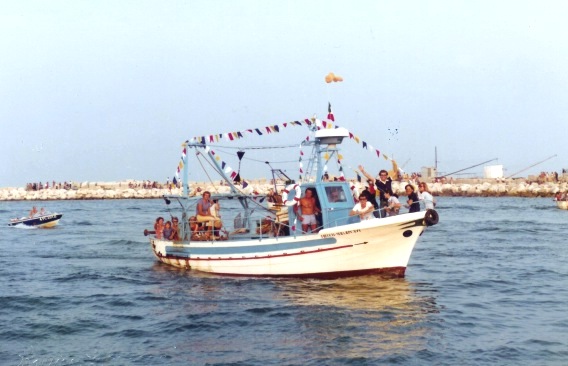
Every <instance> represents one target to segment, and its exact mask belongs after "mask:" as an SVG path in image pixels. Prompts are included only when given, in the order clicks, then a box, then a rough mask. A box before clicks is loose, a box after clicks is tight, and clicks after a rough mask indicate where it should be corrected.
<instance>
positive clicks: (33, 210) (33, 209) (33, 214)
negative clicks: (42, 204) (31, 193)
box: [30, 206, 37, 217]
mask: <svg viewBox="0 0 568 366" xmlns="http://www.w3.org/2000/svg"><path fill="white" fill-rule="evenodd" d="M36 214H37V207H35V206H33V207H32V210H31V211H30V217H34V216H35V215H36Z"/></svg>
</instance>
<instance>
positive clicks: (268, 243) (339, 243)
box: [150, 211, 427, 278]
mask: <svg viewBox="0 0 568 366" xmlns="http://www.w3.org/2000/svg"><path fill="white" fill-rule="evenodd" d="M425 214H426V212H424V211H423V212H417V213H412V214H404V215H399V216H393V217H388V218H382V219H373V220H367V221H363V222H360V223H355V224H349V225H344V226H340V227H335V228H328V229H323V230H321V231H320V232H319V233H317V234H304V235H297V236H283V237H262V238H257V239H247V240H234V241H231V240H229V241H207V242H203V241H197V242H193V241H192V242H172V241H168V240H160V239H156V238H152V239H150V242H151V246H152V250H153V252H154V255H155V256H156V258H157V259H158V260H159V261H161V262H163V263H166V264H169V265H172V266H175V267H179V268H187V269H194V270H197V271H201V272H208V273H214V274H220V275H236V276H279V277H282V276H283V277H325V278H330V277H345V276H354V275H361V274H371V273H382V274H386V275H390V276H394V277H403V276H404V274H405V271H406V267H407V265H408V261H409V259H410V255H411V254H412V250H413V249H414V245H415V244H416V241H417V240H418V238H419V237H420V235H421V234H422V232H423V231H424V229H425V228H426V226H427V225H426V222H425V219H424V217H425Z"/></svg>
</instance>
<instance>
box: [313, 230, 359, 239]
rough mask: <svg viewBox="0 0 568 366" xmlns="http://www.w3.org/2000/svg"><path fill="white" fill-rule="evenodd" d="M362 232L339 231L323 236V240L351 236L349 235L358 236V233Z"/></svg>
mask: <svg viewBox="0 0 568 366" xmlns="http://www.w3.org/2000/svg"><path fill="white" fill-rule="evenodd" d="M360 232H361V230H359V229H358V230H346V231H338V232H336V233H331V234H321V237H322V238H331V237H334V236H340V235H349V234H356V233H360Z"/></svg>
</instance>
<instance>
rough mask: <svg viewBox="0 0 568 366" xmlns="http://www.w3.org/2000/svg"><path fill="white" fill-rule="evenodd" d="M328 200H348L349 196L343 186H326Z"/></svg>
mask: <svg viewBox="0 0 568 366" xmlns="http://www.w3.org/2000/svg"><path fill="white" fill-rule="evenodd" d="M325 194H326V195H327V200H328V202H331V203H333V202H347V197H346V196H345V192H344V191H343V188H342V187H325Z"/></svg>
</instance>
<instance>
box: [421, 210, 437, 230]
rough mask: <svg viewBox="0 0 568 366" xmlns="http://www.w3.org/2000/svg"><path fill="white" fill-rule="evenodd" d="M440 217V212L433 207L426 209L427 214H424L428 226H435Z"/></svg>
mask: <svg viewBox="0 0 568 366" xmlns="http://www.w3.org/2000/svg"><path fill="white" fill-rule="evenodd" d="M439 219H440V217H439V216H438V212H437V211H436V210H434V209H432V208H429V209H428V210H426V215H424V221H425V222H426V226H434V225H436V224H437V223H438V220H439Z"/></svg>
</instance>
